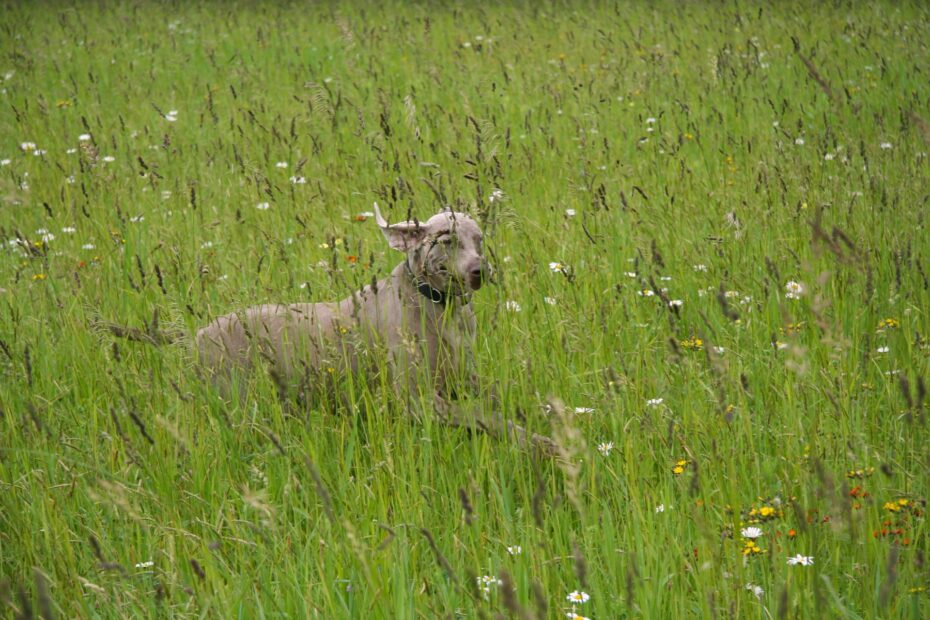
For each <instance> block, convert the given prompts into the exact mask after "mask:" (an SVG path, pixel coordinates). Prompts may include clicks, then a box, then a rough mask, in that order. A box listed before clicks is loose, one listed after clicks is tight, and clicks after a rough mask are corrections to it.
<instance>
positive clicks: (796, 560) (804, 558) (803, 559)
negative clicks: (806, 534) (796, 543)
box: [788, 553, 814, 566]
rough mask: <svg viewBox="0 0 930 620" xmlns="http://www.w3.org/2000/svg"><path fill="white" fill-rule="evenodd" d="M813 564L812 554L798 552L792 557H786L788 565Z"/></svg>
mask: <svg viewBox="0 0 930 620" xmlns="http://www.w3.org/2000/svg"><path fill="white" fill-rule="evenodd" d="M799 565H800V566H813V565H814V556H811V555H801V554H800V553H799V554H797V555H796V556H794V557H790V558H788V566H799Z"/></svg>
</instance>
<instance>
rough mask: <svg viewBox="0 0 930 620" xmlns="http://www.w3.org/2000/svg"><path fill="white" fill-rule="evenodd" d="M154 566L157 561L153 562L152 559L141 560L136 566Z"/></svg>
mask: <svg viewBox="0 0 930 620" xmlns="http://www.w3.org/2000/svg"><path fill="white" fill-rule="evenodd" d="M153 566H155V562H152V561H148V562H139V563H138V564H136V568H151V567H153Z"/></svg>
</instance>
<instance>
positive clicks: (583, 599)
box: [565, 590, 591, 605]
mask: <svg viewBox="0 0 930 620" xmlns="http://www.w3.org/2000/svg"><path fill="white" fill-rule="evenodd" d="M565 598H566V599H567V600H568V602H569V603H571V604H572V605H583V604H585V603H587V602H588V600H589V599H590V598H591V597H590V596H589V595H588V593H587V592H581V591H579V590H575V591H573V592H570V593H569V595H568V596H566V597H565Z"/></svg>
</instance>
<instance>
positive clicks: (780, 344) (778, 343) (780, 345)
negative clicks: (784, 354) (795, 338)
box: [775, 340, 788, 351]
mask: <svg viewBox="0 0 930 620" xmlns="http://www.w3.org/2000/svg"><path fill="white" fill-rule="evenodd" d="M775 348H776V349H778V350H779V351H782V350H784V349H787V348H788V343H787V342H782V341H780V340H776V341H775Z"/></svg>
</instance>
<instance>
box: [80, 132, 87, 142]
mask: <svg viewBox="0 0 930 620" xmlns="http://www.w3.org/2000/svg"><path fill="white" fill-rule="evenodd" d="M78 141H79V142H90V134H89V133H82V134H81V135H79V136H78Z"/></svg>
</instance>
